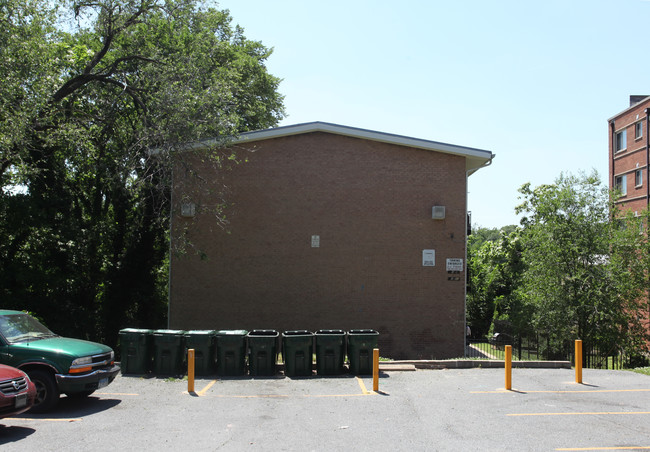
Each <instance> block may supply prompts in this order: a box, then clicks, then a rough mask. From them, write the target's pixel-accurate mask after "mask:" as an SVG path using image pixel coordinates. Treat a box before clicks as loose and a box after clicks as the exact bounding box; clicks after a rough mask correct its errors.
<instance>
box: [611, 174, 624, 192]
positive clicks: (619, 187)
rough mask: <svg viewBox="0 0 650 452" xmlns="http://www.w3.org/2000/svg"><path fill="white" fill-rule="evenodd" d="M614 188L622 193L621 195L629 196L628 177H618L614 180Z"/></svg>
mask: <svg viewBox="0 0 650 452" xmlns="http://www.w3.org/2000/svg"><path fill="white" fill-rule="evenodd" d="M614 186H615V187H616V189H617V190H618V191H620V192H621V195H623V196H625V195H627V175H623V176H616V178H615V179H614Z"/></svg>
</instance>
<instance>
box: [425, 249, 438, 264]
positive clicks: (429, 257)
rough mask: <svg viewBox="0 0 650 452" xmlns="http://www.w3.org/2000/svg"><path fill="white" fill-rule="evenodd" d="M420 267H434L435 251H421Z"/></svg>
mask: <svg viewBox="0 0 650 452" xmlns="http://www.w3.org/2000/svg"><path fill="white" fill-rule="evenodd" d="M422 266H423V267H435V266H436V250H422Z"/></svg>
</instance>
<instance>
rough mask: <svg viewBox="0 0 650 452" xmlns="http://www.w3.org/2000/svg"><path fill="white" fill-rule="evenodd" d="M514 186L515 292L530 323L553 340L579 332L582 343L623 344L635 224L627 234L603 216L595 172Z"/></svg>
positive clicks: (631, 306)
mask: <svg viewBox="0 0 650 452" xmlns="http://www.w3.org/2000/svg"><path fill="white" fill-rule="evenodd" d="M519 192H520V193H521V198H523V203H522V204H521V205H520V206H518V207H517V212H518V213H523V214H525V217H524V218H523V219H522V225H523V232H522V240H523V246H524V247H523V260H524V262H525V265H526V269H525V271H524V274H523V277H522V286H521V289H520V292H521V295H522V297H523V300H524V302H525V305H527V306H530V307H531V312H532V319H531V320H532V323H533V325H534V326H535V327H536V329H537V331H538V332H541V333H544V334H545V335H547V336H548V337H549V339H550V340H551V343H552V344H554V345H555V347H561V346H562V345H563V344H568V343H570V342H571V341H572V340H573V339H582V340H583V342H584V343H585V349H587V348H589V347H591V346H598V347H600V348H601V349H602V350H605V351H609V350H612V349H613V348H614V347H615V346H617V345H619V346H622V347H626V348H627V349H628V351H630V350H631V349H632V348H634V347H635V346H636V345H638V344H639V336H638V329H637V328H636V327H635V325H637V324H638V321H637V314H638V313H639V308H640V306H639V304H638V303H637V295H638V293H639V290H640V286H639V281H640V279H639V277H638V271H639V266H634V268H632V267H631V264H632V261H633V260H634V259H631V256H638V254H637V253H638V252H640V249H639V247H638V236H639V232H638V231H639V229H638V227H637V228H636V231H635V233H634V234H631V233H630V231H629V230H627V231H625V228H620V226H619V223H618V222H615V221H610V219H611V216H612V214H613V212H614V211H613V210H612V208H613V206H612V203H611V200H612V198H611V196H610V192H609V191H608V189H607V188H606V187H603V186H601V184H600V179H599V177H598V174H597V173H596V172H593V173H591V174H589V175H586V174H582V175H580V176H579V177H576V176H572V175H561V176H560V177H559V178H558V179H557V180H556V181H555V183H554V184H549V185H540V186H538V187H536V188H532V187H531V186H530V184H525V185H523V186H522V187H521V188H520V190H519ZM630 270H633V271H632V272H630ZM642 273H643V272H642Z"/></svg>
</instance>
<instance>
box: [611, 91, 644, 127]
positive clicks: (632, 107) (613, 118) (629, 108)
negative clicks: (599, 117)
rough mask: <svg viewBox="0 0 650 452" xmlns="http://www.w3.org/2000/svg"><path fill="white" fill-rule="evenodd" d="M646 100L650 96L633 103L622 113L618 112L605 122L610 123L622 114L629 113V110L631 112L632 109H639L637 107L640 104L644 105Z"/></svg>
mask: <svg viewBox="0 0 650 452" xmlns="http://www.w3.org/2000/svg"><path fill="white" fill-rule="evenodd" d="M648 100H650V96H648V97H646V98H644V99H641V100H640V101H638V102H637V103H635V104H634V105H631V106H629V107H627V108H626V109H625V110H623V111H621V112H619V113H616V114H615V115H614V116H612V117H611V118H609V119H608V120H607V122H608V123H611V122H612V121H614V120H616V119H617V118H618V117H619V116H623V115H624V114H626V113H627V112H629V111H630V110H633V109H635V108H639V105H640V104H643V103H645V102H648Z"/></svg>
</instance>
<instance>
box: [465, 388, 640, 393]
mask: <svg viewBox="0 0 650 452" xmlns="http://www.w3.org/2000/svg"><path fill="white" fill-rule="evenodd" d="M512 392H513V391H506V390H505V389H497V390H496V391H470V394H512ZM514 392H522V393H526V394H580V393H583V394H584V393H589V392H599V393H602V392H650V389H585V390H565V391H525V390H523V389H518V390H516V391H514Z"/></svg>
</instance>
